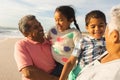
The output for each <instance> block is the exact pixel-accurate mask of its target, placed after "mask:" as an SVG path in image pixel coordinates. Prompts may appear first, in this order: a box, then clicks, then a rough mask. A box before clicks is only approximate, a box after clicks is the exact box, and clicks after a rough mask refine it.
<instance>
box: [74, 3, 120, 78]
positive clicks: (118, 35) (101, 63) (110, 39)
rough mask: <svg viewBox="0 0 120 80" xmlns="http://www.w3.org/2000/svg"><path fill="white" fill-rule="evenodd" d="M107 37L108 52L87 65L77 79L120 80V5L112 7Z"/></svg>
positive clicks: (106, 32)
mask: <svg viewBox="0 0 120 80" xmlns="http://www.w3.org/2000/svg"><path fill="white" fill-rule="evenodd" d="M105 39H106V48H107V52H105V53H104V54H103V55H102V56H101V57H100V58H99V59H97V60H96V61H94V62H93V63H91V64H89V65H88V66H86V67H85V68H84V69H83V70H82V71H81V72H80V74H79V75H78V77H77V79H76V80H120V5H118V6H115V7H113V8H112V9H111V20H110V22H109V24H108V26H107V28H106V31H105Z"/></svg>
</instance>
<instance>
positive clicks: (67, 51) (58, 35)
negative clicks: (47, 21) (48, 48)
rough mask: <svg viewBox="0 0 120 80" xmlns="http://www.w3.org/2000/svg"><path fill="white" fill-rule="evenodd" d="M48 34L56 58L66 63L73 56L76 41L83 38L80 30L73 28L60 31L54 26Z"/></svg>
mask: <svg viewBox="0 0 120 80" xmlns="http://www.w3.org/2000/svg"><path fill="white" fill-rule="evenodd" d="M48 36H49V37H50V38H51V42H52V53H53V57H54V59H55V60H56V61H57V62H59V63H61V64H63V65H64V63H65V62H66V61H67V60H68V58H69V57H70V56H71V54H72V51H73V49H74V46H75V43H76V42H77V41H78V40H79V39H80V38H81V34H80V31H78V30H77V29H75V28H71V29H68V30H65V31H64V32H59V31H58V30H57V29H56V28H55V27H54V28H52V29H51V30H50V31H49V33H48Z"/></svg>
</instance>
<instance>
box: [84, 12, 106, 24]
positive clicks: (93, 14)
mask: <svg viewBox="0 0 120 80" xmlns="http://www.w3.org/2000/svg"><path fill="white" fill-rule="evenodd" d="M91 18H101V19H103V21H104V22H105V24H106V16H105V14H104V13H103V12H102V11H100V10H93V11H91V12H89V13H88V14H86V16H85V25H86V26H88V24H89V22H90V19H91Z"/></svg>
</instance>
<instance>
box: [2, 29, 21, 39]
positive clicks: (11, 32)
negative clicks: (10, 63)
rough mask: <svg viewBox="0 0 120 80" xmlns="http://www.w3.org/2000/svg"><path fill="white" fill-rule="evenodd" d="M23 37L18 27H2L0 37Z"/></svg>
mask: <svg viewBox="0 0 120 80" xmlns="http://www.w3.org/2000/svg"><path fill="white" fill-rule="evenodd" d="M11 37H23V35H22V34H21V32H20V31H19V30H18V29H17V28H3V27H0V38H11Z"/></svg>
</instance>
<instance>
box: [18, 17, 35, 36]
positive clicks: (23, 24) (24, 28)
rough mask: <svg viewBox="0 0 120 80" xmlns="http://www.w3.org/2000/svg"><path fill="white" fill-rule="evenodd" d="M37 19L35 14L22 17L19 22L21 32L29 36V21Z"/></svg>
mask: <svg viewBox="0 0 120 80" xmlns="http://www.w3.org/2000/svg"><path fill="white" fill-rule="evenodd" d="M34 19H36V18H35V16H34V15H26V16H24V17H22V18H21V19H20V21H19V23H18V25H19V30H20V31H21V33H22V34H23V35H24V36H27V35H28V34H27V33H28V32H29V29H30V27H31V26H30V25H29V24H28V21H31V20H34Z"/></svg>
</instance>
